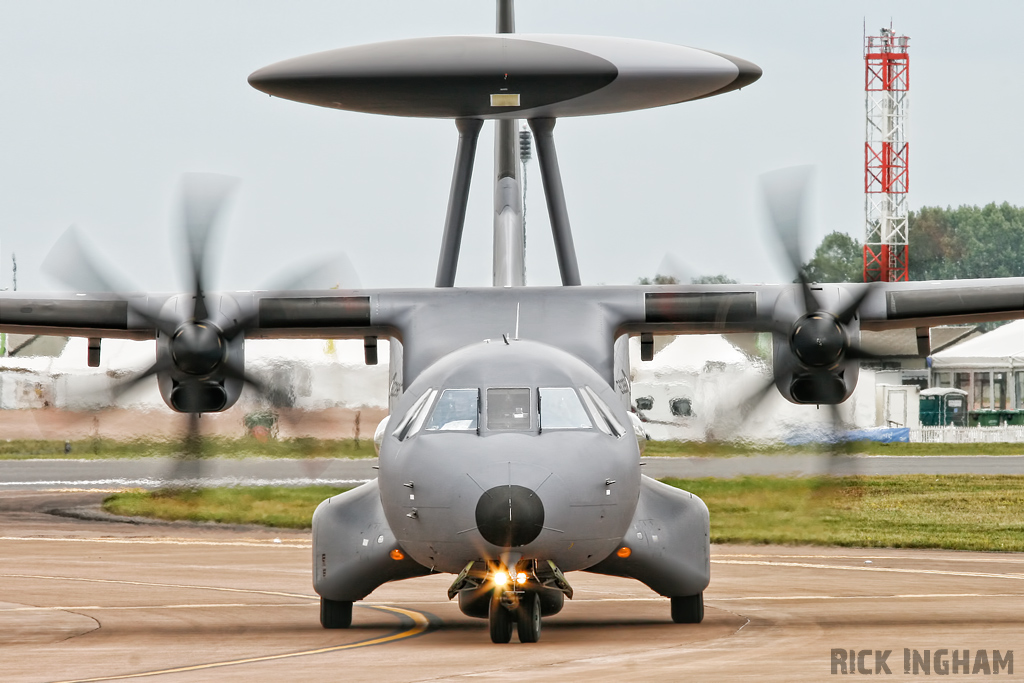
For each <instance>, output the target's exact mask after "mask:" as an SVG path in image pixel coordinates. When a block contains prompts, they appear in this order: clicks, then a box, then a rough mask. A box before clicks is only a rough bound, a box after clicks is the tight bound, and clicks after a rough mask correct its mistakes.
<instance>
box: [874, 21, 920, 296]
mask: <svg viewBox="0 0 1024 683" xmlns="http://www.w3.org/2000/svg"><path fill="white" fill-rule="evenodd" d="M909 47H910V38H908V37H907V36H897V35H896V34H894V33H893V31H892V28H891V27H890V28H887V29H886V28H883V29H882V30H881V35H877V36H867V35H866V36H865V37H864V90H865V98H864V99H865V109H866V114H867V116H866V122H865V127H866V132H865V141H864V281H865V282H874V281H882V282H898V281H900V280H906V279H908V278H907V274H908V273H907V266H908V263H909V256H910V254H909V251H910V247H909V243H908V239H907V238H908V231H907V227H908V224H907V190H909V189H910V175H909V173H910V145H909V144H908V142H907V134H906V133H907V131H906V124H907V104H908V100H907V95H908V92H909V90H910V53H909Z"/></svg>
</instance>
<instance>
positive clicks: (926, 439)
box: [910, 425, 1024, 443]
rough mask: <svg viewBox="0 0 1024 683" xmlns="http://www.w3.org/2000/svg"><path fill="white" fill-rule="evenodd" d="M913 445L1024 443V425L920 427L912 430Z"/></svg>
mask: <svg viewBox="0 0 1024 683" xmlns="http://www.w3.org/2000/svg"><path fill="white" fill-rule="evenodd" d="M910 441H911V442H913V443H1004V442H1024V425H1022V426H1014V425H1007V426H1004V427H919V428H917V429H911V430H910Z"/></svg>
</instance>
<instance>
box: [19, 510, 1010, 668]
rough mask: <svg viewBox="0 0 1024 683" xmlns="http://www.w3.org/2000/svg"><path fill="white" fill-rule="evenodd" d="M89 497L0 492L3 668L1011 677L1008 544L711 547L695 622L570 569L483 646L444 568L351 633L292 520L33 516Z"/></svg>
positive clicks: (629, 589)
mask: <svg viewBox="0 0 1024 683" xmlns="http://www.w3.org/2000/svg"><path fill="white" fill-rule="evenodd" d="M102 495H103V494H102V493H95V492H94V493H84V492H80V493H54V492H42V491H35V492H33V491H18V492H10V491H8V492H4V493H2V494H0V680H3V681H10V682H19V683H20V682H26V683H27V682H39V681H85V680H89V681H112V680H136V679H144V678H152V679H154V680H160V681H211V680H216V681H244V682H245V683H253V682H255V681H283V680H287V681H292V680H353V681H363V680H367V681H369V680H372V681H450V680H470V679H473V680H475V679H480V678H486V679H487V680H494V681H523V680H531V681H549V680H550V681H556V680H557V681H576V680H585V681H588V683H589V682H591V681H613V680H614V681H618V680H623V679H625V680H638V681H646V680H657V681H675V680H695V681H706V680H715V681H729V680H755V679H756V680H759V681H793V680H831V679H832V676H831V667H830V661H831V658H832V656H833V650H837V651H838V650H850V649H853V650H855V651H857V652H858V653H864V652H866V651H868V650H870V653H867V654H866V655H865V656H863V657H861V659H862V665H863V667H865V668H866V669H867V670H872V671H873V668H874V666H875V662H876V659H878V660H884V662H883V663H884V665H885V667H887V668H888V669H889V670H891V671H892V674H891V675H884V674H885V673H886V672H885V669H884V668H881V669H880V673H881V674H883V675H882V678H883V680H904V679H908V680H909V679H917V678H918V677H917V676H914V675H909V676H904V674H903V666H904V664H903V652H904V648H907V649H908V650H910V651H913V650H917V651H918V654H919V655H920V656H923V653H924V651H925V650H928V651H929V661H930V662H931V663H934V660H935V657H936V655H937V654H939V653H938V652H937V651H938V650H949V651H952V650H954V649H955V650H958V651H960V652H961V653H962V650H963V649H968V650H970V658H971V661H972V662H973V661H974V658H975V656H976V654H977V651H978V650H985V651H986V652H987V656H988V657H989V658H991V657H992V654H993V653H992V651H993V650H999V651H1000V653H1001V654H1005V652H1006V651H1007V650H1013V651H1014V654H1015V656H1016V657H1017V660H1018V661H1016V662H1014V670H1013V673H1012V674H1010V673H1009V672H1008V671H1007V670H1006V669H1005V668H1004V669H1003V670H1002V671H1001V672H1000V673H999V675H998V676H997V677H995V678H996V680H1024V615H1022V609H1021V608H1022V606H1024V554H997V553H966V552H946V551H934V550H877V549H868V550H863V549H822V548H804V547H770V546H757V547H744V546H716V547H714V548H713V550H712V583H711V586H710V587H709V588H708V590H707V592H706V593H705V598H706V617H705V620H704V623H702V624H697V625H678V624H673V623H671V620H670V619H669V606H668V601H667V600H665V599H663V598H661V597H659V596H657V595H655V594H654V593H652V592H651V591H649V590H648V589H647V588H645V587H644V586H643V585H641V584H639V583H637V582H634V581H630V580H627V579H613V578H609V577H601V576H594V575H590V574H586V573H572V574H570V575H569V577H568V578H569V580H570V582H572V583H573V585H574V587H575V589H576V597H575V599H574V600H572V601H567V603H566V607H565V609H564V610H563V611H562V613H560V614H558V615H556V616H553V617H550V618H547V619H545V622H544V630H543V633H542V636H541V642H540V643H537V644H532V645H523V644H520V643H518V642H515V638H513V641H514V642H513V643H511V644H509V645H493V644H492V643H490V641H489V638H488V634H487V625H486V623H485V622H484V621H482V620H477V619H470V618H468V617H465V616H463V615H462V614H461V613H460V612H459V611H458V608H457V606H456V605H455V604H453V603H451V602H449V601H448V600H446V599H445V594H444V593H445V589H446V588H447V586H448V584H449V583H450V581H451V578H452V577H450V576H444V575H440V576H431V577H425V578H422V579H415V580H411V581H405V582H400V583H396V584H390V585H386V586H383V587H382V588H380V589H378V590H377V591H376V592H375V593H374V594H373V595H371V596H370V598H369V599H368V600H367V601H366V602H364V603H360V604H359V607H358V608H357V609H356V610H355V612H354V622H353V627H352V628H351V629H348V630H343V631H325V630H323V629H322V628H320V625H319V623H318V607H317V599H316V596H315V594H314V593H313V591H312V589H311V587H310V575H309V574H310V541H309V533H308V532H299V531H285V530H268V529H231V528H207V527H199V526H185V527H181V526H178V527H167V526H146V525H130V524H121V523H103V522H92V521H82V520H75V519H67V518H61V517H55V516H52V515H50V514H46V513H45V512H44V511H45V510H49V509H53V508H55V507H75V506H81V505H86V504H90V503H95V502H98V501H99V500H100V499H101V498H102ZM887 650H891V653H890V654H889V655H887V656H886V655H884V653H885V651H887ZM876 651H877V655H878V656H877V657H876ZM961 656H962V654H961ZM943 661H945V662H947V663H949V662H951V661H952V653H951V652H949V653H943V654H941V655H939V662H940V664H941V663H942V662H943ZM989 665H990V666H991V661H989ZM921 675H923V674H921ZM932 675H934V674H932ZM958 676H962V674H960V673H957V675H951V676H949V678H953V679H955V678H957V677H958ZM981 678H984V676H983V675H981V674H978V675H971V676H970V679H971V680H974V679H981ZM869 680H870V679H869Z"/></svg>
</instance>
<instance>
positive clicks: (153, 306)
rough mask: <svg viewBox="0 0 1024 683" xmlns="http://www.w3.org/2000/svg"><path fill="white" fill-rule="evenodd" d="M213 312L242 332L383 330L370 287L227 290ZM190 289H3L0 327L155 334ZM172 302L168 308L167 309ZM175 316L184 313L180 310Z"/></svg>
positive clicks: (211, 298) (186, 300) (216, 297)
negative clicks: (126, 292) (70, 291)
mask: <svg viewBox="0 0 1024 683" xmlns="http://www.w3.org/2000/svg"><path fill="white" fill-rule="evenodd" d="M206 298H207V300H208V303H207V305H208V306H210V307H214V308H215V309H216V307H219V309H220V310H219V311H217V310H214V311H213V314H212V315H211V318H212V319H215V320H219V322H220V323H221V324H222V325H223V326H225V327H227V326H230V325H231V324H232V323H239V322H241V323H243V324H242V325H241V326H242V327H244V329H245V336H246V337H247V338H250V339H251V338H257V339H289V338H291V339H302V338H332V339H345V338H359V337H363V336H367V335H383V334H387V333H388V331H389V330H388V327H387V325H383V326H378V325H374V324H373V322H372V320H371V318H372V316H371V301H372V300H374V299H375V293H374V292H363V291H358V292H355V291H339V290H314V291H302V292H272V291H265V292H229V293H218V294H208V295H207V296H206ZM191 300H192V297H191V296H187V295H177V294H175V295H167V294H155V295H154V294H146V295H142V294H140V295H112V294H92V293H88V294H60V295H54V294H31V293H29V294H26V293H21V292H4V293H2V294H0V332H7V333H13V334H36V335H58V336H71V337H100V338H108V339H153V338H154V337H155V336H156V334H157V329H158V327H157V326H156V325H154V323H153V319H154V318H155V317H157V316H160V315H161V314H164V315H165V316H166V314H167V313H168V312H170V313H171V317H174V312H175V310H176V309H179V308H182V307H187V306H188V305H191V304H190V302H191ZM168 309H170V311H169V310H168ZM177 317H179V318H180V317H182V316H181V315H178V316H177Z"/></svg>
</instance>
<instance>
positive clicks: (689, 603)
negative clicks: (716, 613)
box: [672, 593, 704, 624]
mask: <svg viewBox="0 0 1024 683" xmlns="http://www.w3.org/2000/svg"><path fill="white" fill-rule="evenodd" d="M672 621H674V622H676V623H677V624H699V623H700V622H702V621H704V593H697V594H696V595H683V596H680V597H673V598H672Z"/></svg>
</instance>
